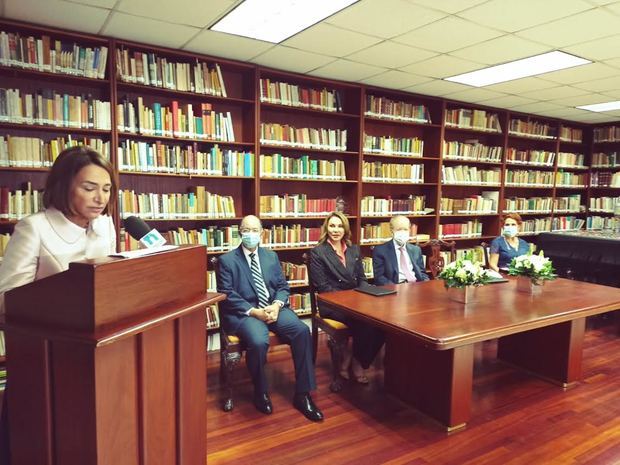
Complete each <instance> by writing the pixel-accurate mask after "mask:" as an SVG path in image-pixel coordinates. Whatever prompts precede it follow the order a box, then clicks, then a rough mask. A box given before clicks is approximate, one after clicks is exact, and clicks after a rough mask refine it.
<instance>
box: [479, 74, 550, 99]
mask: <svg viewBox="0 0 620 465" xmlns="http://www.w3.org/2000/svg"><path fill="white" fill-rule="evenodd" d="M556 86H557V85H556V84H555V83H553V82H550V81H545V80H543V79H538V78H536V77H528V78H522V79H515V80H513V81H507V82H500V83H499V84H493V85H490V86H486V87H485V89H489V90H496V91H498V92H506V93H508V94H519V95H521V94H522V93H524V92H531V91H534V90H541V89H548V88H550V87H556Z"/></svg>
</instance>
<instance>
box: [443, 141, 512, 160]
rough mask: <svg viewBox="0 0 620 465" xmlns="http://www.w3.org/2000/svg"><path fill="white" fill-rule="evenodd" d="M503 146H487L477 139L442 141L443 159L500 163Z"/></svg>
mask: <svg viewBox="0 0 620 465" xmlns="http://www.w3.org/2000/svg"><path fill="white" fill-rule="evenodd" d="M503 150H504V149H503V147H500V146H487V145H484V144H481V143H479V142H478V141H477V140H475V139H474V140H468V141H464V142H461V141H447V140H444V141H443V153H444V155H443V158H444V160H464V161H465V160H466V161H481V162H488V163H501V162H502V153H503Z"/></svg>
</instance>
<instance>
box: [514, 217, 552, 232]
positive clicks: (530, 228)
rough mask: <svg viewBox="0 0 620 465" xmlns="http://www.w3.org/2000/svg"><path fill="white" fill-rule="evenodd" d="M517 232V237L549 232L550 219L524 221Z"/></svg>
mask: <svg viewBox="0 0 620 465" xmlns="http://www.w3.org/2000/svg"><path fill="white" fill-rule="evenodd" d="M519 230H520V231H519V235H522V236H523V235H532V234H538V233H541V232H545V231H551V217H546V218H533V219H528V220H524V221H523V223H521V226H519Z"/></svg>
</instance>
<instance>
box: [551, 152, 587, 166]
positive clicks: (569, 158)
mask: <svg viewBox="0 0 620 465" xmlns="http://www.w3.org/2000/svg"><path fill="white" fill-rule="evenodd" d="M558 168H584V169H585V168H587V166H585V156H584V155H583V154H582V153H572V152H558Z"/></svg>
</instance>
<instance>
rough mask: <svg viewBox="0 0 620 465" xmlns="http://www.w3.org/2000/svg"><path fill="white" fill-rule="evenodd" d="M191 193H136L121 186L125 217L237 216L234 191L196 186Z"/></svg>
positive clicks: (120, 196)
mask: <svg viewBox="0 0 620 465" xmlns="http://www.w3.org/2000/svg"><path fill="white" fill-rule="evenodd" d="M193 189H194V190H195V192H188V193H171V194H159V193H136V192H134V191H133V190H122V189H121V190H119V193H118V197H119V203H118V205H119V211H120V216H121V218H127V217H128V216H138V217H140V218H145V219H203V218H235V217H236V214H235V202H234V200H233V198H232V196H230V195H218V194H212V193H210V192H207V191H206V190H205V188H204V186H195V187H194V188H193Z"/></svg>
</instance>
